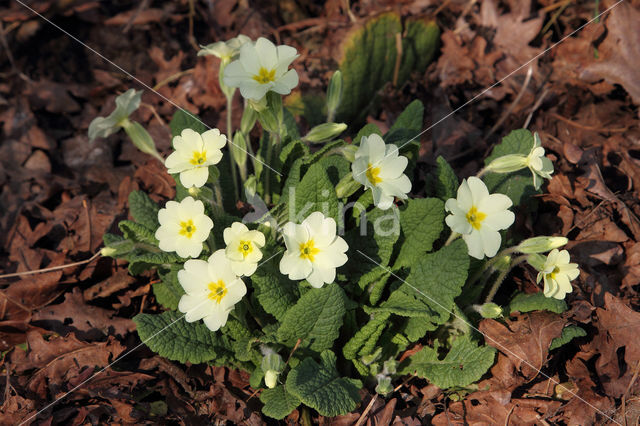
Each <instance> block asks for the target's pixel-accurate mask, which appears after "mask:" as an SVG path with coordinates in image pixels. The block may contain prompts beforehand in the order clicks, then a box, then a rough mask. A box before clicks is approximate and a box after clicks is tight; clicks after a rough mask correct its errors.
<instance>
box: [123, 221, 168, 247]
mask: <svg viewBox="0 0 640 426" xmlns="http://www.w3.org/2000/svg"><path fill="white" fill-rule="evenodd" d="M118 228H120V231H122V233H123V234H124V238H125V239H127V240H131V241H134V242H136V243H145V244H150V245H152V246H157V245H158V240H157V239H156V237H155V235H154V231H152V230H151V229H149V228H147V227H146V226H144V225H142V224H140V223H136V222H133V221H131V220H121V221H120V223H118Z"/></svg>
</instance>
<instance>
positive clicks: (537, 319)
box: [480, 312, 566, 380]
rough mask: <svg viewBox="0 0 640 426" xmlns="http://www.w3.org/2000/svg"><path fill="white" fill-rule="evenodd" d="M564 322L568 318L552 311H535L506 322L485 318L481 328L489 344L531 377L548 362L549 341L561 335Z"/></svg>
mask: <svg viewBox="0 0 640 426" xmlns="http://www.w3.org/2000/svg"><path fill="white" fill-rule="evenodd" d="M565 323H566V319H564V318H562V317H561V316H559V315H556V314H553V313H551V312H532V313H528V314H522V315H519V316H517V317H516V318H515V319H513V320H512V319H509V320H506V325H503V324H501V323H500V322H498V321H494V320H489V319H485V320H483V321H482V322H481V323H480V331H481V332H482V334H483V335H484V336H485V340H486V342H487V344H488V345H490V346H493V347H495V348H496V349H498V350H499V351H500V352H502V353H504V354H505V355H506V356H507V357H508V358H509V360H510V361H511V362H512V363H513V365H514V366H515V368H516V369H517V370H518V371H519V372H520V373H521V374H522V375H523V376H524V377H525V378H527V379H529V380H531V379H533V378H534V377H535V376H537V375H538V372H539V370H540V368H542V366H543V365H544V364H545V363H546V362H547V356H548V354H549V345H550V344H551V341H552V340H553V339H554V338H556V337H559V336H560V334H561V333H562V328H563V327H564V325H565Z"/></svg>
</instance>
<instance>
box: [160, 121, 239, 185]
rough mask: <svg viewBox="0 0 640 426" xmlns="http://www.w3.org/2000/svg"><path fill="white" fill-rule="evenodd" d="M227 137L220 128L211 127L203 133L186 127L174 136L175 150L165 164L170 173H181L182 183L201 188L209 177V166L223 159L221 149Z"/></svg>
mask: <svg viewBox="0 0 640 426" xmlns="http://www.w3.org/2000/svg"><path fill="white" fill-rule="evenodd" d="M226 142H227V139H226V138H225V137H224V136H223V135H221V134H220V130H218V129H211V130H207V131H206V132H204V133H203V134H202V135H201V134H199V133H198V132H196V131H194V130H191V129H184V130H183V131H182V133H181V134H180V135H179V136H176V137H174V138H173V148H174V149H175V151H174V152H173V153H171V155H169V157H167V159H166V161H165V162H164V165H165V166H166V167H167V169H168V172H169V173H180V183H181V184H182V186H184V187H185V188H190V187H192V186H195V187H196V188H200V187H201V186H203V185H204V184H205V183H206V182H207V179H208V178H209V166H213V165H214V164H218V163H219V162H220V160H221V159H222V151H221V149H222V148H223V147H224V145H225V143H226Z"/></svg>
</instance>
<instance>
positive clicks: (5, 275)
mask: <svg viewBox="0 0 640 426" xmlns="http://www.w3.org/2000/svg"><path fill="white" fill-rule="evenodd" d="M98 256H100V250H98V251H97V252H96V254H94V255H93V256H91V257H90V258H89V259H87V260H81V261H80V262H73V263H68V264H66V265H59V266H52V267H50V268H43V269H34V270H32V271H24V272H14V273H12V274H4V275H0V278H12V277H22V276H24V275H31V274H40V273H44V272H51V271H58V270H60V269H65V268H71V267H73V266H80V265H84V264H85V263H89V262H91V261H92V260H94V259H95V258H97V257H98Z"/></svg>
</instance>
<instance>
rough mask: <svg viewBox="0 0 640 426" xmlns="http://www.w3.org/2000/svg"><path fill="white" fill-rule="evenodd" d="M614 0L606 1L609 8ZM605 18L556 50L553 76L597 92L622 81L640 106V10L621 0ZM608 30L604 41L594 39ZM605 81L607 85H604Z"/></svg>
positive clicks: (621, 83) (606, 89)
mask: <svg viewBox="0 0 640 426" xmlns="http://www.w3.org/2000/svg"><path fill="white" fill-rule="evenodd" d="M613 3H614V2H613V1H611V0H609V1H607V2H604V4H603V6H602V7H610V6H612V5H613ZM607 15H608V16H604V17H603V18H602V21H603V22H602V23H593V24H591V25H590V26H589V27H586V28H585V30H584V31H581V33H580V34H579V36H578V37H576V38H569V39H567V40H566V41H565V42H564V43H562V44H560V45H559V46H558V48H557V49H556V52H555V60H554V62H553V69H554V73H553V78H554V79H555V80H559V81H566V82H568V83H570V84H576V83H577V84H580V83H587V84H588V85H589V86H588V87H589V89H591V90H592V91H593V92H594V93H595V94H603V93H607V92H609V91H611V90H613V84H620V85H621V86H622V87H624V89H625V90H626V91H627V93H629V95H630V96H631V99H632V100H633V102H634V103H635V104H638V105H640V26H638V22H640V11H639V10H638V9H637V8H635V7H633V6H632V5H631V4H629V3H628V2H624V1H623V2H620V4H618V5H617V6H615V7H614V8H613V9H612V10H611V11H610V12H609V13H608V14H607ZM605 30H606V36H605V38H604V40H603V41H602V43H600V44H599V45H597V46H596V44H595V42H596V41H597V40H598V39H599V38H600V37H601V36H602V34H603V33H604V31H605ZM602 80H604V81H605V82H606V83H608V84H607V85H603V84H601V82H602Z"/></svg>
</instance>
